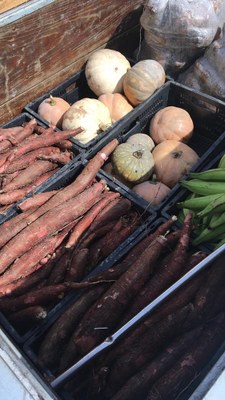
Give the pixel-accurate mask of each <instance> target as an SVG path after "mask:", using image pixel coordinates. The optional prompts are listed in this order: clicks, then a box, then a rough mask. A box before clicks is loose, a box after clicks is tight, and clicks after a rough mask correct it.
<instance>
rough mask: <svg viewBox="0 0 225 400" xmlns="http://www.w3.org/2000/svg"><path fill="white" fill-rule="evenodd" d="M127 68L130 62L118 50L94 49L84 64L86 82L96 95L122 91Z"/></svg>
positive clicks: (129, 66)
mask: <svg viewBox="0 0 225 400" xmlns="http://www.w3.org/2000/svg"><path fill="white" fill-rule="evenodd" d="M129 68H131V65H130V62H129V61H128V60H127V58H126V57H125V56H124V55H123V54H122V53H120V52H119V51H116V50H111V49H99V50H96V51H95V52H94V53H92V54H91V55H90V57H89V58H88V60H87V63H86V66H85V76H86V80H87V84H88V86H89V87H90V89H91V90H92V91H93V92H94V93H95V94H96V96H100V95H101V94H104V93H122V91H123V77H124V75H125V74H126V72H127V70H128V69H129Z"/></svg>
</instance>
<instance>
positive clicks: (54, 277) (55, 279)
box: [48, 247, 71, 285]
mask: <svg viewBox="0 0 225 400" xmlns="http://www.w3.org/2000/svg"><path fill="white" fill-rule="evenodd" d="M70 257H71V255H70V254H69V253H68V252H66V251H65V247H63V250H62V254H61V256H60V257H59V258H58V259H57V260H56V262H55V265H54V268H53V269H52V271H51V273H50V274H49V277H48V285H53V284H55V283H61V282H64V280H65V276H66V272H67V269H68V265H69V263H70Z"/></svg>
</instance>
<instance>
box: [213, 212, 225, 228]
mask: <svg viewBox="0 0 225 400" xmlns="http://www.w3.org/2000/svg"><path fill="white" fill-rule="evenodd" d="M221 224H225V211H224V212H223V213H215V214H213V215H212V217H211V219H210V221H209V228H210V229H214V228H216V227H217V226H219V225H221Z"/></svg>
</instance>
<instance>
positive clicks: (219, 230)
mask: <svg viewBox="0 0 225 400" xmlns="http://www.w3.org/2000/svg"><path fill="white" fill-rule="evenodd" d="M223 234H224V235H225V224H222V225H219V226H217V227H216V228H215V229H210V228H208V227H207V228H205V229H203V230H202V231H201V233H200V234H199V235H198V236H197V237H196V238H195V239H193V240H192V245H193V246H198V245H199V244H201V243H205V242H209V243H210V242H213V241H215V239H217V238H219V237H220V236H221V235H223Z"/></svg>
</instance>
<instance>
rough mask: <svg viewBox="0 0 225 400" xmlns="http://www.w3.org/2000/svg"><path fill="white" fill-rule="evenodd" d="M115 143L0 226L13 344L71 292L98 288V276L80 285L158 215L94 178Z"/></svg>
mask: <svg viewBox="0 0 225 400" xmlns="http://www.w3.org/2000/svg"><path fill="white" fill-rule="evenodd" d="M117 145H118V142H117V140H116V139H115V140H113V141H111V142H110V143H109V144H108V145H107V146H105V147H104V148H103V149H102V150H101V152H99V153H97V154H96V155H95V157H93V158H92V159H91V160H90V161H89V162H88V163H82V162H80V161H77V163H71V164H70V165H68V166H67V168H65V170H64V171H63V172H62V174H58V175H57V176H55V179H53V180H52V181H51V182H49V183H46V185H45V186H44V185H43V187H42V191H40V192H39V193H37V194H35V195H34V196H32V197H29V198H26V199H24V201H21V202H20V203H19V204H18V205H17V208H18V211H17V213H16V214H14V215H13V217H12V218H11V219H8V220H7V221H5V222H4V223H3V224H2V225H1V226H0V231H1V232H0V233H1V234H0V236H1V243H0V248H1V249H0V266H1V267H0V270H1V276H0V297H1V299H0V311H2V313H3V316H2V323H3V324H4V325H5V326H6V329H7V330H10V331H11V333H12V334H13V335H14V336H15V338H16V340H18V341H20V342H23V341H24V340H25V338H26V337H27V336H29V335H30V330H32V329H34V328H35V327H36V326H37V325H38V324H39V323H40V322H41V321H42V320H43V319H44V318H46V316H47V314H51V312H52V314H54V306H55V305H57V303H59V302H60V299H61V298H62V297H64V296H65V299H64V300H65V301H67V296H66V294H67V293H68V292H69V294H68V297H70V294H72V293H73V292H74V291H75V292H76V290H77V289H81V288H83V287H89V286H93V285H98V283H99V282H98V279H97V278H96V279H97V280H94V281H93V280H91V281H90V282H86V281H85V282H81V281H83V280H85V277H86V276H87V275H88V274H89V273H91V272H92V271H93V270H95V268H96V266H97V265H98V264H99V263H100V262H102V261H103V260H104V259H105V258H106V257H107V256H110V255H111V253H113V251H114V250H116V249H117V248H118V247H119V246H122V247H123V246H124V241H125V240H126V239H127V240H131V239H129V237H130V236H131V235H132V239H133V238H134V237H135V235H137V233H135V232H136V230H137V229H138V227H140V226H142V224H143V222H144V221H149V220H152V219H154V218H155V213H154V211H153V210H151V209H148V210H145V209H143V208H142V207H141V205H139V203H138V202H135V201H133V200H131V199H130V196H129V193H127V192H125V191H118V190H117V188H116V187H115V185H113V184H112V183H111V182H109V185H108V183H107V180H106V179H104V177H102V176H101V175H100V174H98V171H99V169H100V167H101V165H102V164H103V163H104V161H105V159H106V158H107V157H108V156H109V154H110V153H111V152H112V151H113V149H115V147H116V146H117ZM133 235H134V236H133ZM99 279H100V283H101V280H102V279H104V278H99ZM105 279H106V281H107V280H108V279H109V280H110V279H111V277H110V275H109V276H108V277H107V276H106V278H105ZM112 279H114V278H112ZM12 327H13V328H12ZM11 328H12V329H11Z"/></svg>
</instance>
